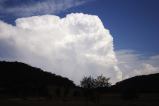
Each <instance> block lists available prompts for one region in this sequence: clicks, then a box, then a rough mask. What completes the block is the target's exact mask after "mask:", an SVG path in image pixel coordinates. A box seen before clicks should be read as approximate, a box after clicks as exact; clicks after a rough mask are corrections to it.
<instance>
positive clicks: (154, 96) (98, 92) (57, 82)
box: [0, 61, 159, 106]
mask: <svg viewBox="0 0 159 106" xmlns="http://www.w3.org/2000/svg"><path fill="white" fill-rule="evenodd" d="M109 80H110V79H109V78H106V77H105V76H103V75H100V76H97V77H96V78H93V77H91V76H88V77H84V78H83V79H82V81H81V87H78V86H76V85H75V84H74V83H73V81H71V80H69V79H67V78H64V77H61V76H58V75H55V74H53V73H49V72H45V71H43V70H41V69H39V68H35V67H32V66H29V65H27V64H24V63H19V62H4V61H3V62H0V105H2V106H6V105H5V104H7V105H12V104H15V105H16V106H20V105H21V106H23V105H25V106H27V104H28V105H29V106H32V105H34V106H44V105H45V106H52V105H68V106H72V105H79V106H83V105H88V106H89V105H91V106H92V105H94V106H98V105H99V104H100V105H108V106H112V105H113V106H118V105H119V104H121V105H123V106H132V105H135V106H151V105H153V106H155V105H156V106H158V105H159V102H158V101H159V99H158V98H159V84H158V82H159V74H152V75H145V76H136V77H133V78H130V79H126V80H124V81H121V82H118V83H117V84H116V85H111V84H110V82H109ZM30 100H31V101H30ZM42 104H43V105H42Z"/></svg>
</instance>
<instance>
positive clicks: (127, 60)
mask: <svg viewBox="0 0 159 106" xmlns="http://www.w3.org/2000/svg"><path fill="white" fill-rule="evenodd" d="M116 55H117V59H118V61H119V62H118V66H119V68H120V71H121V72H122V74H123V79H126V78H130V77H133V76H136V75H147V74H152V73H158V72H159V67H158V66H159V56H158V55H156V56H149V57H147V58H146V57H145V56H142V55H141V54H138V53H136V52H135V51H132V50H119V51H116Z"/></svg>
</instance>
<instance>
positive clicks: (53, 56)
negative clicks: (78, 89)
mask: <svg viewBox="0 0 159 106" xmlns="http://www.w3.org/2000/svg"><path fill="white" fill-rule="evenodd" d="M158 10H159V1H158V0H12V1H11V0H1V1H0V59H1V60H10V61H21V62H25V63H28V64H31V65H33V66H37V67H40V68H42V69H44V70H46V71H50V72H53V73H57V74H60V75H62V76H66V77H68V78H70V79H72V80H73V81H74V82H75V83H76V84H79V80H80V79H81V78H82V77H83V76H88V75H92V76H97V75H100V74H103V75H105V76H107V77H110V78H111V81H112V83H115V82H117V81H120V80H123V79H126V78H130V77H132V76H136V75H143V74H150V73H157V72H159V48H158V45H159V42H158V40H159V36H158V34H159V21H158V19H159V12H158ZM36 35H38V36H36ZM41 50H42V51H41ZM39 51H41V53H39ZM70 58H71V59H70ZM60 66H62V67H60ZM59 67H60V68H59ZM76 73H79V75H76Z"/></svg>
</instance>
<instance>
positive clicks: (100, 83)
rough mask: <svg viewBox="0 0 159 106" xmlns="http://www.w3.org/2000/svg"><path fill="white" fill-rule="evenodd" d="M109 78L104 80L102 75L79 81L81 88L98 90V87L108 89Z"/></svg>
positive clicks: (109, 84)
mask: <svg viewBox="0 0 159 106" xmlns="http://www.w3.org/2000/svg"><path fill="white" fill-rule="evenodd" d="M109 80H110V78H106V77H104V76H103V75H100V76H97V78H96V79H95V78H93V77H91V76H89V77H84V78H83V79H82V81H81V87H83V88H100V87H110V86H111V83H110V82H109Z"/></svg>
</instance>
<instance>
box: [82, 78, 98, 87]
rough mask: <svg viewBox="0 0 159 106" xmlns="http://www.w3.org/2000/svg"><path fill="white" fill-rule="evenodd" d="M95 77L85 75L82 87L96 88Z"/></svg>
mask: <svg viewBox="0 0 159 106" xmlns="http://www.w3.org/2000/svg"><path fill="white" fill-rule="evenodd" d="M94 81H95V79H94V78H93V77H91V76H89V77H84V78H83V79H82V81H81V87H83V88H94V84H95V82H94Z"/></svg>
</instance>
